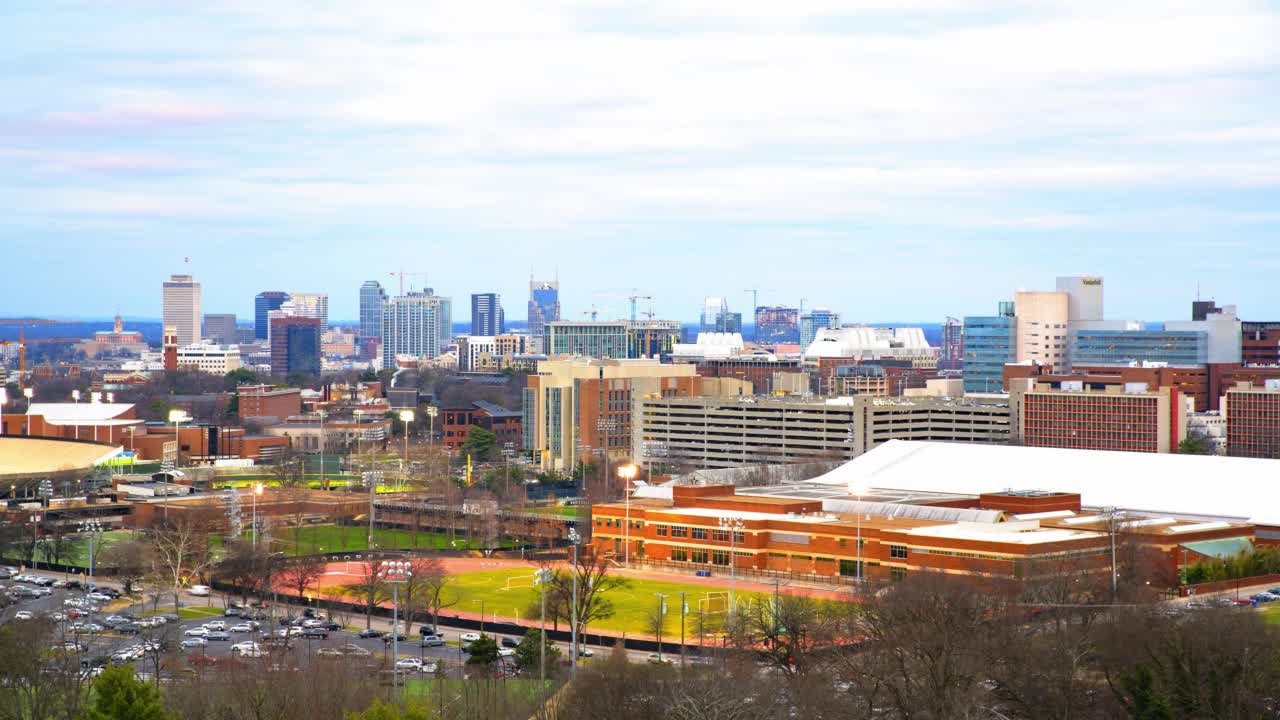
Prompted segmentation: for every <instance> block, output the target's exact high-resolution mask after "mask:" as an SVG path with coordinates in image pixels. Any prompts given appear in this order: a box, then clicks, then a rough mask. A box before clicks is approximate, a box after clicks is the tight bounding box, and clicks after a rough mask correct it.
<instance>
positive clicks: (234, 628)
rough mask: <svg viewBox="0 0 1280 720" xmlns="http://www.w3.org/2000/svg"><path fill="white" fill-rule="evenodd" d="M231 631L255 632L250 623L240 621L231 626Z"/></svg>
mask: <svg viewBox="0 0 1280 720" xmlns="http://www.w3.org/2000/svg"><path fill="white" fill-rule="evenodd" d="M231 632H233V633H247V632H253V628H252V627H250V626H249V624H248V623H239V624H238V625H232V626H231Z"/></svg>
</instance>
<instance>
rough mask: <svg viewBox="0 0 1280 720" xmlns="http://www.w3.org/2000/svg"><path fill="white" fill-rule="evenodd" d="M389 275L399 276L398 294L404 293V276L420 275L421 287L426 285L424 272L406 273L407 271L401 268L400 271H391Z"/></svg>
mask: <svg viewBox="0 0 1280 720" xmlns="http://www.w3.org/2000/svg"><path fill="white" fill-rule="evenodd" d="M391 277H399V278H400V294H401V295H404V279H405V278H406V277H420V278H422V287H423V288H424V289H425V288H426V287H427V274H426V273H424V272H421V273H407V272H405V271H404V270H401V271H400V272H393V273H391Z"/></svg>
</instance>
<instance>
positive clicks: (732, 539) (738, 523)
mask: <svg viewBox="0 0 1280 720" xmlns="http://www.w3.org/2000/svg"><path fill="white" fill-rule="evenodd" d="M720 527H722V528H724V529H725V530H727V531H728V532H729V625H730V627H732V626H733V611H734V607H735V605H736V603H735V602H734V599H733V585H734V580H735V579H736V578H737V570H738V562H737V558H736V557H734V556H735V555H737V552H736V550H737V547H738V533H740V532H742V528H744V527H746V522H744V521H743V519H742V518H740V517H722V518H720Z"/></svg>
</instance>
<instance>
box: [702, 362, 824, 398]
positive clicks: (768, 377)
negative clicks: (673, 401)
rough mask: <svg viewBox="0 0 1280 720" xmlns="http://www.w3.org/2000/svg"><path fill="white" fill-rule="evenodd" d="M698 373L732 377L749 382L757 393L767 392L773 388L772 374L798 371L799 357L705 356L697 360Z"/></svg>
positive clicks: (709, 375) (705, 375)
mask: <svg viewBox="0 0 1280 720" xmlns="http://www.w3.org/2000/svg"><path fill="white" fill-rule="evenodd" d="M696 367H697V369H698V374H699V375H701V376H702V377H706V378H733V379H735V380H745V381H746V382H749V383H751V387H752V388H753V389H754V390H755V392H756V393H758V394H765V395H767V394H769V393H772V392H773V390H774V387H773V374H774V373H780V372H786V373H794V372H799V371H800V369H801V365H800V360H799V358H794V359H782V358H777V357H775V356H771V355H769V356H762V357H752V356H741V357H728V358H705V359H701V360H699V361H698V362H697V365H696Z"/></svg>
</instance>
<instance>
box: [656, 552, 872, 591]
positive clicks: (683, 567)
mask: <svg viewBox="0 0 1280 720" xmlns="http://www.w3.org/2000/svg"><path fill="white" fill-rule="evenodd" d="M631 564H632V565H633V566H637V565H638V566H640V567H641V568H658V569H662V570H668V571H673V572H676V573H678V574H681V575H692V574H694V573H696V572H699V571H703V572H710V573H712V575H713V576H714V577H717V578H720V579H724V580H727V579H728V578H729V566H727V565H694V564H690V563H687V562H685V563H681V562H673V561H670V560H658V559H651V558H637V557H635V556H632V558H631ZM733 575H734V577H735V578H736V579H738V580H742V581H744V582H757V583H765V584H773V583H774V582H787V583H809V584H812V585H821V586H824V587H829V588H832V589H845V588H849V589H853V588H857V587H867V586H868V585H870V584H873V581H872V580H870V579H868V578H863V579H862V580H858V579H857V578H855V577H853V576H851V575H817V574H814V573H798V572H790V571H786V570H760V569H757V568H743V567H739V568H736V569H734V571H733Z"/></svg>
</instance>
